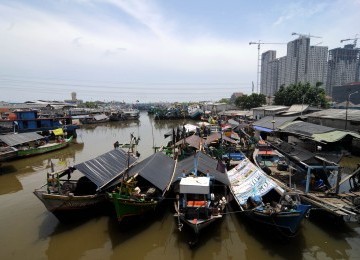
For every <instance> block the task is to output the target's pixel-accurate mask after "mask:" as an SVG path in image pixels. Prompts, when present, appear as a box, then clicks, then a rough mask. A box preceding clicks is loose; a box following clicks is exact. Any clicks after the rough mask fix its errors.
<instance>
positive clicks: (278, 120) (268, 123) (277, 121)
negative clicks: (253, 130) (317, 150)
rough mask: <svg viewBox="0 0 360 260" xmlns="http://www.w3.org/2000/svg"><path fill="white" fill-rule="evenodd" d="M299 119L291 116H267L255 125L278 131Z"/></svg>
mask: <svg viewBox="0 0 360 260" xmlns="http://www.w3.org/2000/svg"><path fill="white" fill-rule="evenodd" d="M297 118H299V117H297V116H289V117H279V116H275V117H272V116H266V117H263V118H261V119H260V120H258V121H256V122H254V123H253V125H254V126H259V127H263V128H268V129H273V128H274V129H277V128H280V126H281V125H283V124H285V123H286V122H292V121H294V120H295V119H297ZM273 121H274V125H273Z"/></svg>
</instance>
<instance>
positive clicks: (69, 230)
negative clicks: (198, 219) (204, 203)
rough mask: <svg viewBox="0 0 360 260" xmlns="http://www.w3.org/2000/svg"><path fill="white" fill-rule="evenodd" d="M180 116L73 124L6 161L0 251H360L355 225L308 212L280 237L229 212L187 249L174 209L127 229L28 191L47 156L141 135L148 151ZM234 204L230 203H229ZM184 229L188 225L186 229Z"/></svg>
mask: <svg viewBox="0 0 360 260" xmlns="http://www.w3.org/2000/svg"><path fill="white" fill-rule="evenodd" d="M179 123H180V124H181V123H182V121H170V122H154V121H152V120H151V119H150V118H149V117H148V116H147V114H146V113H142V114H141V118H140V122H138V123H136V122H116V123H111V124H110V123H109V124H106V125H98V126H89V127H86V128H82V129H80V130H79V131H78V134H79V136H78V138H77V142H78V144H73V145H71V146H70V147H69V148H66V149H64V150H61V151H57V152H53V153H51V154H47V155H42V156H36V157H32V158H29V159H23V160H17V161H13V162H11V163H5V164H4V165H3V167H2V168H1V172H2V175H0V232H1V233H0V234H1V242H0V259H62V260H63V259H360V226H359V224H357V223H350V224H346V225H344V226H338V225H334V224H332V223H328V222H324V221H317V222H312V221H310V220H308V219H305V221H304V222H303V224H302V227H301V231H300V233H299V234H298V236H297V237H295V238H293V239H291V240H290V241H283V240H280V239H278V238H277V237H276V236H275V235H274V234H273V233H271V232H268V231H263V230H262V229H261V228H259V226H258V225H254V224H253V223H251V222H248V221H246V220H244V219H243V218H241V217H240V216H239V215H238V214H229V215H227V216H226V217H225V218H224V219H223V221H222V222H221V223H218V224H217V225H215V226H213V227H211V228H210V229H208V230H206V231H205V232H204V233H203V234H202V236H201V237H200V243H199V245H198V246H197V247H196V248H194V249H190V248H189V246H188V244H187V241H188V240H189V239H190V238H189V235H188V233H186V232H182V233H179V231H178V230H177V227H176V222H175V220H174V218H173V216H172V213H171V210H170V209H169V210H168V211H165V212H164V213H163V214H161V215H160V216H158V217H155V218H151V219H148V220H144V219H143V220H141V221H140V222H138V223H137V224H136V225H132V226H129V227H128V228H127V229H124V228H121V227H119V225H118V223H117V222H116V220H115V219H114V218H112V217H109V216H107V215H101V214H99V215H97V216H89V217H88V218H86V219H82V220H80V221H79V220H77V221H74V222H72V223H60V222H59V221H58V220H57V219H56V218H55V217H54V216H53V215H52V214H51V213H49V212H48V211H47V210H46V209H45V207H44V206H43V204H42V203H41V202H40V201H39V200H38V199H37V198H36V197H35V196H34V195H33V193H32V192H33V190H34V189H35V188H38V187H40V186H41V185H43V183H44V182H45V176H46V172H48V171H50V170H51V168H50V160H52V162H53V163H54V164H55V170H56V169H58V170H59V169H62V168H65V167H67V166H69V165H72V164H75V163H80V162H82V161H85V160H89V159H91V158H94V157H96V156H98V155H100V154H102V153H105V152H107V151H109V150H111V149H112V148H113V143H114V142H115V141H116V140H118V141H119V142H120V143H126V142H128V141H129V138H130V134H131V133H133V134H134V135H136V136H140V138H141V141H140V144H139V148H138V149H139V151H140V153H141V157H142V158H145V157H147V156H149V155H151V154H152V153H153V150H152V146H153V145H155V146H160V145H165V144H166V142H167V141H168V140H167V139H164V133H166V132H168V131H169V130H171V129H172V127H176V126H177V125H178V124H179ZM233 210H236V209H231V208H230V209H229V211H230V212H231V211H233ZM183 231H185V230H183Z"/></svg>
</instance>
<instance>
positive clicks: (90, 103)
mask: <svg viewBox="0 0 360 260" xmlns="http://www.w3.org/2000/svg"><path fill="white" fill-rule="evenodd" d="M83 106H84V107H86V108H98V105H97V103H96V102H92V101H91V102H90V101H87V102H85V103H84V104H83Z"/></svg>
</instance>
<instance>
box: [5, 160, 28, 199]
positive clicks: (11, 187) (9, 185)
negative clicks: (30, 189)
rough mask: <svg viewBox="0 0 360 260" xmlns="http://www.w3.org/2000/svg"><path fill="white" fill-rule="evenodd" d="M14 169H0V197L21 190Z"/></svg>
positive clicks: (10, 167)
mask: <svg viewBox="0 0 360 260" xmlns="http://www.w3.org/2000/svg"><path fill="white" fill-rule="evenodd" d="M15 171H16V169H15V167H14V166H13V165H6V166H1V167H0V195H3V194H8V193H14V192H17V191H20V190H22V189H23V187H22V184H21V182H20V181H19V180H18V178H16V175H15V174H10V173H11V172H15Z"/></svg>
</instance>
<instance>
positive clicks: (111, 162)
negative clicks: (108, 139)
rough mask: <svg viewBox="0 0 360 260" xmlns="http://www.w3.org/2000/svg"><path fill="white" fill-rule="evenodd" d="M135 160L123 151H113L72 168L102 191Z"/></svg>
mask: <svg viewBox="0 0 360 260" xmlns="http://www.w3.org/2000/svg"><path fill="white" fill-rule="evenodd" d="M136 160H137V158H136V157H134V156H133V155H130V154H129V153H128V152H126V151H124V150H123V149H114V150H111V151H110V152H107V153H104V154H102V155H100V156H98V157H96V158H94V159H91V160H89V161H86V162H82V163H79V164H77V165H75V166H74V167H75V168H76V169H77V170H78V171H80V172H81V173H82V174H84V175H85V176H86V177H88V178H89V179H90V180H91V181H92V182H93V183H95V184H96V185H97V186H98V188H99V189H102V188H103V187H104V186H105V185H107V184H108V183H109V182H111V181H112V180H114V179H115V178H116V177H118V176H120V175H121V174H122V173H123V172H124V171H125V170H126V169H127V168H128V165H132V164H134V163H135V161H136Z"/></svg>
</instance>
